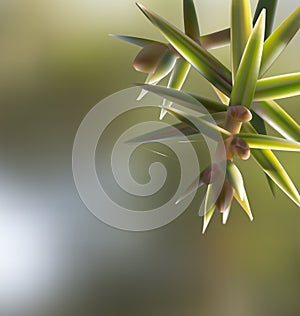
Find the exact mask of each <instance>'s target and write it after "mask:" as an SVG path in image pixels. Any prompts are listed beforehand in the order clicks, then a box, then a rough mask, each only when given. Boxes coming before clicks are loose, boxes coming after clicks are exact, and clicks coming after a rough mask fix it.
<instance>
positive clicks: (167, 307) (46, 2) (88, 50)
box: [0, 0, 300, 316]
mask: <svg viewBox="0 0 300 316" xmlns="http://www.w3.org/2000/svg"><path fill="white" fill-rule="evenodd" d="M196 2H197V9H198V14H199V21H200V25H201V31H202V33H203V34H205V33H208V32H211V31H214V30H218V29H221V28H224V27H227V26H229V16H230V1H229V0H228V1H227V0H210V1H201V0H199V1H196ZM143 4H145V5H146V6H148V7H150V8H152V9H153V10H154V11H156V12H157V13H159V14H160V15H162V16H164V17H166V18H167V19H168V20H170V21H171V22H173V23H174V24H176V25H178V26H182V24H183V23H182V8H181V7H182V4H181V0H165V1H159V0H144V1H143ZM252 5H253V9H254V8H255V5H256V1H252ZM298 5H299V1H298V0H285V1H279V4H278V14H277V19H276V25H278V24H279V23H280V22H281V21H283V20H284V19H285V17H287V16H288V15H289V14H290V13H291V12H292V11H293V10H294V9H295V8H297V6H298ZM0 25H1V26H0V38H1V49H0V71H1V76H0V82H1V83H0V89H1V93H0V98H1V103H0V104H1V115H0V129H1V134H0V142H1V149H0V170H1V173H0V174H1V177H0V203H1V204H0V314H1V315H2V316H27V315H28V316H29V315H30V316H48V315H49V316H50V315H51V316H53V315H61V316H69V315H72V316H83V315H90V316H94V315H106V316H111V315H112V316H115V315H120V314H122V315H145V316H154V315H174V316H176V315H188V316H196V315H207V316H210V315H217V314H221V315H224V316H227V315H228V316H229V315H230V316H234V315H239V316H240V315H243V316H247V315H257V316H259V315H299V310H300V269H299V266H300V230H299V224H300V212H299V209H298V208H297V206H295V205H294V204H293V202H291V201H290V200H289V199H288V198H287V197H286V196H285V195H284V194H283V193H282V192H280V191H279V190H278V192H277V197H276V198H275V199H274V198H273V197H272V195H271V193H270V191H269V189H268V187H267V183H266V181H265V177H264V175H263V174H262V172H261V171H260V170H259V169H258V168H257V166H256V164H255V162H254V161H252V160H250V161H247V162H245V163H242V164H240V166H241V168H242V170H243V172H244V174H245V178H246V187H247V191H248V196H249V198H250V200H251V204H252V210H253V213H254V218H255V220H254V222H253V223H250V222H249V220H248V219H247V217H246V215H245V214H244V213H243V211H242V210H241V209H240V208H239V207H238V206H237V205H234V207H233V209H232V212H231V215H230V218H229V221H228V224H227V225H226V226H223V225H222V224H221V220H220V217H218V216H215V218H214V219H213V221H212V223H211V224H210V226H209V227H208V230H207V232H206V234H205V235H202V234H201V229H202V219H201V218H199V217H198V216H197V212H198V204H199V200H197V198H195V200H194V201H193V202H192V204H191V205H190V207H189V208H188V210H187V211H185V213H184V214H183V215H181V216H180V217H179V218H177V219H176V220H175V221H174V222H172V223H171V224H169V225H167V226H165V227H162V228H160V229H157V230H154V231H149V232H143V233H134V232H125V231H121V230H117V229H114V228H112V227H109V226H107V225H106V224H104V223H102V222H100V221H99V220H97V219H96V218H95V217H94V216H93V215H92V214H91V213H90V212H89V211H88V209H87V208H86V207H85V205H84V204H83V203H82V201H81V200H80V197H79V195H78V193H77V191H76V187H75V185H74V181H73V176H72V165H71V160H72V146H73V141H74V137H75V134H76V131H77V128H78V126H79V124H80V122H81V121H82V119H83V118H84V116H85V115H86V114H87V112H88V111H89V110H90V109H91V108H92V107H93V106H94V105H95V104H96V103H98V102H99V101H100V100H101V99H103V98H105V97H106V96H108V95H110V94H112V93H114V92H117V91H119V90H121V89H125V88H128V87H130V86H132V83H133V82H142V81H143V80H144V75H142V74H140V73H136V72H135V71H134V70H133V68H132V66H131V63H132V61H133V59H134V57H135V55H136V54H137V52H138V48H137V47H134V46H132V45H129V44H126V43H122V42H121V41H118V40H116V39H114V38H111V37H108V36H107V34H109V33H117V34H120V33H121V34H126V35H137V36H145V37H150V38H156V39H162V38H161V36H160V34H159V33H158V31H156V29H154V28H153V27H152V26H151V25H150V23H149V22H148V21H147V20H146V19H145V18H144V16H143V15H142V14H141V13H140V12H139V10H138V9H137V8H136V7H135V3H134V1H133V0H122V1H118V2H116V1H109V0H98V1H96V0H86V1H79V0H73V1H70V0H61V1H50V0H40V1H35V0H26V1H21V0H1V1H0ZM299 50H300V41H299V34H298V35H297V37H296V38H295V39H294V41H293V42H292V43H291V44H290V46H289V47H288V48H287V49H286V51H285V52H284V53H283V54H282V56H281V57H280V58H279V60H278V61H277V63H276V65H274V66H273V67H272V69H271V70H270V71H269V74H280V73H284V72H295V71H299V70H300V62H299ZM214 54H215V55H216V56H217V57H218V58H220V59H222V60H223V61H224V62H225V63H226V64H227V65H228V64H229V52H228V49H219V50H216V51H214ZM186 88H187V90H189V91H193V92H197V93H199V94H200V93H204V94H206V95H207V96H211V97H214V96H213V92H212V91H211V89H210V87H209V85H208V84H207V83H206V82H205V81H204V80H202V79H201V78H200V76H199V75H198V74H197V73H195V72H193V73H192V74H191V76H190V77H189V80H188V81H187V83H186ZM298 103H299V98H290V99H287V100H283V101H280V104H281V105H283V106H284V108H286V109H287V111H288V112H289V113H291V114H292V115H294V117H295V118H296V120H298V121H300V114H299V104H298ZM278 157H279V158H280V159H281V161H282V162H283V163H284V165H285V166H286V169H287V170H288V172H289V173H290V175H291V177H292V179H293V180H294V181H295V184H296V186H297V187H298V188H300V179H299V155H298V154H294V153H290V154H282V153H281V154H278Z"/></svg>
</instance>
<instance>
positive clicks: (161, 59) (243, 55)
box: [115, 0, 300, 232]
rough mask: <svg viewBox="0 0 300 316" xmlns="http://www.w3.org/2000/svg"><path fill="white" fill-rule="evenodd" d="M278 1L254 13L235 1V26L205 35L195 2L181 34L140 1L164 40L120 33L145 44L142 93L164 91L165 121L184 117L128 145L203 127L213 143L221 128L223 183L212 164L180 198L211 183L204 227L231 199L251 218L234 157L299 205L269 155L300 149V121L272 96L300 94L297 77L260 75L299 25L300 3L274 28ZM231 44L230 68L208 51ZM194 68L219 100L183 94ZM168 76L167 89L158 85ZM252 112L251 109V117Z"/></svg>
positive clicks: (225, 211) (262, 2)
mask: <svg viewBox="0 0 300 316" xmlns="http://www.w3.org/2000/svg"><path fill="white" fill-rule="evenodd" d="M276 5H277V0H259V1H258V4H257V8H256V10H255V14H254V17H253V18H252V14H251V10H250V1H249V0H232V8H231V25H230V28H229V29H224V30H221V31H216V32H214V33H212V34H207V35H202V34H200V28H199V23H198V18H197V14H196V10H195V5H194V2H193V0H183V11H184V32H182V31H180V30H179V29H178V28H176V27H175V26H173V25H172V24H170V23H169V22H167V21H166V20H164V19H163V18H161V17H160V16H159V15H157V14H156V13H154V12H152V11H150V10H149V9H147V8H145V7H144V6H143V5H141V4H138V7H139V8H140V9H141V11H142V12H143V13H144V14H145V15H146V17H147V18H148V19H149V20H150V21H151V22H152V24H153V25H154V26H156V27H157V28H158V30H159V31H160V32H161V33H162V34H163V36H164V37H165V39H166V40H167V43H161V42H158V41H154V40H149V39H142V38H136V37H131V36H119V35H118V36H117V35H115V37H117V38H120V39H122V40H125V41H127V42H130V43H132V44H135V45H138V46H140V47H142V50H141V52H140V53H139V55H138V56H137V58H136V60H135V63H134V66H135V68H136V69H137V70H138V71H143V72H146V73H148V78H147V80H146V84H143V85H140V86H141V88H142V89H143V92H142V95H141V96H143V95H144V94H145V93H147V92H151V93H155V94H157V95H160V96H161V97H162V98H163V105H162V112H161V118H163V117H164V115H165V114H166V113H169V114H171V115H174V116H175V117H176V118H177V119H178V120H179V121H180V123H177V124H174V125H173V126H171V127H169V128H163V129H159V130H157V131H153V132H150V133H147V134H145V135H141V136H139V137H137V138H135V139H133V140H130V141H129V142H132V143H144V142H153V141H160V140H165V139H168V140H174V141H176V140H178V138H180V136H178V133H174V128H176V129H177V130H179V131H181V132H182V135H183V137H184V135H185V136H193V137H198V135H199V134H200V131H199V130H201V133H203V134H205V135H206V136H208V137H211V138H212V139H215V140H217V137H215V135H216V133H219V134H221V135H222V138H223V141H224V144H225V148H226V165H227V169H226V176H225V181H224V182H223V183H220V181H219V179H220V178H222V177H220V176H218V173H217V172H216V171H215V169H214V167H215V166H208V167H207V169H206V170H205V171H204V172H203V173H201V174H200V175H199V176H198V177H197V178H196V179H194V181H193V182H192V183H191V185H190V186H189V187H188V188H187V190H186V191H185V192H184V193H183V194H182V197H181V198H180V199H179V200H178V201H177V203H180V201H181V200H182V199H184V198H185V197H186V196H187V195H189V194H190V193H191V192H193V191H195V190H197V189H198V188H199V187H201V186H203V185H205V186H207V191H206V197H205V201H204V203H203V204H202V206H201V208H200V211H199V214H201V215H203V216H204V223H203V232H204V231H205V230H206V228H207V226H208V223H209V221H210V220H211V218H212V216H213V214H214V212H215V211H216V210H218V211H219V212H221V213H222V216H223V223H226V221H227V219H228V216H229V212H230V207H231V202H232V200H233V198H234V199H236V201H237V202H238V203H239V204H240V205H241V207H242V208H243V209H244V211H245V212H246V213H247V215H248V216H249V218H250V219H251V220H252V219H253V216H252V213H251V210H250V205H249V201H248V198H247V194H246V190H245V187H244V180H243V176H242V174H241V172H240V170H239V169H238V168H237V166H236V165H235V163H234V160H235V159H240V158H242V159H247V158H248V155H247V153H248V152H249V155H250V154H251V156H252V157H253V158H254V160H255V161H256V162H257V164H258V166H259V168H260V169H261V170H263V171H264V172H265V174H266V176H267V179H268V181H269V185H270V188H271V190H272V192H273V193H274V185H276V186H278V187H279V188H280V189H281V190H282V191H283V192H284V193H285V194H286V195H287V196H288V197H289V198H290V199H291V200H292V201H294V202H295V203H296V205H298V206H300V196H299V193H298V191H297V189H296V187H295V185H294V184H293V182H292V180H291V179H290V177H289V175H288V174H287V172H286V171H285V169H284V167H283V166H282V165H281V163H280V162H279V160H278V159H277V158H276V156H275V155H274V153H273V152H272V150H281V151H293V152H300V126H299V125H298V123H297V122H296V121H295V120H294V119H293V118H292V117H291V116H290V115H289V114H288V113H287V112H286V111H285V110H284V109H283V108H282V107H281V106H280V105H279V104H278V103H277V102H276V101H274V100H276V99H282V98H287V97H291V96H298V95H299V94H300V74H299V73H292V74H282V75H279V76H275V77H269V78H263V75H264V74H265V73H266V71H267V70H268V69H269V68H270V67H271V66H272V64H273V63H274V62H275V61H276V59H277V58H278V57H279V55H280V54H281V53H282V51H283V50H284V49H285V47H286V46H287V45H288V44H289V42H290V41H291V40H292V38H293V37H294V36H295V34H296V33H297V31H298V30H299V27H300V7H298V8H297V9H296V10H295V11H294V12H293V13H292V14H291V15H290V16H289V17H288V18H287V19H286V20H285V21H284V22H282V23H281V24H280V25H279V27H278V28H277V29H276V30H275V31H272V27H273V23H274V19H275V11H276ZM253 25H254V27H253ZM227 44H230V45H231V47H230V51H231V64H232V66H231V68H232V69H231V70H229V69H227V68H226V67H225V66H224V65H223V64H222V62H220V61H219V60H218V59H217V58H216V57H214V56H213V55H212V54H211V53H210V52H208V49H213V48H217V47H221V46H224V45H227ZM190 67H193V68H195V69H196V70H197V71H198V72H199V73H200V75H202V76H203V77H204V78H206V79H207V80H208V81H209V83H210V84H211V85H212V86H213V88H214V91H215V92H216V94H217V96H218V97H219V99H220V102H217V101H214V100H211V99H209V98H207V97H205V96H199V95H195V94H191V93H187V92H183V91H180V90H181V89H182V87H183V84H184V82H185V80H186V77H187V75H188V73H189V70H190ZM169 73H171V75H170V79H169V81H168V86H167V87H163V86H156V84H157V83H158V82H159V81H160V80H161V79H162V78H164V77H165V76H167V75H168V74H169ZM141 96H140V97H141ZM173 103H174V104H178V105H180V106H183V107H184V108H186V109H189V110H192V111H195V112H199V113H201V112H202V109H203V107H204V108H205V109H206V110H207V111H208V112H209V113H211V117H212V118H213V119H215V121H212V120H211V119H210V118H211V117H210V118H208V117H207V115H203V114H202V116H201V117H199V116H197V115H191V114H187V113H186V112H184V111H182V110H178V109H176V108H175V107H173V108H171V105H172V104H173ZM237 106H238V107H237ZM233 109H235V111H233ZM247 109H251V112H252V120H251V113H250V112H249V111H248V110H247ZM245 114H247V115H246V116H245ZM245 117H247V119H245ZM249 120H250V121H249ZM265 124H268V125H270V126H271V127H273V128H274V129H275V130H277V131H278V132H279V133H280V134H281V135H282V136H283V138H281V137H274V136H270V135H266V134H267V132H266V128H265ZM223 162H225V161H223ZM208 175H209V176H208ZM212 178H214V180H212ZM220 188H221V190H219V191H218V189H220ZM217 192H220V193H219V194H217Z"/></svg>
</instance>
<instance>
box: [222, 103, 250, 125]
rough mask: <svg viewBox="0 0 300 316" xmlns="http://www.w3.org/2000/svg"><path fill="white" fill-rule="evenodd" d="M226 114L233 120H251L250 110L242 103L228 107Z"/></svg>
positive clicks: (242, 121)
mask: <svg viewBox="0 0 300 316" xmlns="http://www.w3.org/2000/svg"><path fill="white" fill-rule="evenodd" d="M227 112H228V115H230V116H231V117H232V118H233V119H234V120H236V121H238V122H241V123H244V122H249V121H251V120H252V114H251V112H250V111H249V110H248V109H247V108H246V107H244V106H243V105H234V106H230V107H229V108H228V111H227Z"/></svg>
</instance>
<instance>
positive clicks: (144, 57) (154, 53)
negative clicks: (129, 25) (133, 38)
mask: <svg viewBox="0 0 300 316" xmlns="http://www.w3.org/2000/svg"><path fill="white" fill-rule="evenodd" d="M168 50H169V48H168V46H166V45H164V44H160V43H153V44H148V45H146V46H145V47H144V48H143V49H142V50H141V51H140V52H139V53H138V55H137V56H136V58H135V60H134V62H133V67H134V68H135V70H137V71H140V72H145V73H153V72H154V71H155V69H156V68H157V65H158V63H159V61H160V60H161V58H162V57H163V56H164V54H166V52H167V51H168Z"/></svg>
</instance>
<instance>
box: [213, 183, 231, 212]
mask: <svg viewBox="0 0 300 316" xmlns="http://www.w3.org/2000/svg"><path fill="white" fill-rule="evenodd" d="M233 193H234V190H233V187H232V186H231V184H230V183H229V181H228V180H227V179H225V182H224V184H223V187H222V190H221V192H220V195H219V197H218V199H217V202H216V207H217V210H218V211H219V212H220V213H223V212H225V211H226V210H227V208H228V207H229V206H230V204H231V202H232V199H233Z"/></svg>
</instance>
